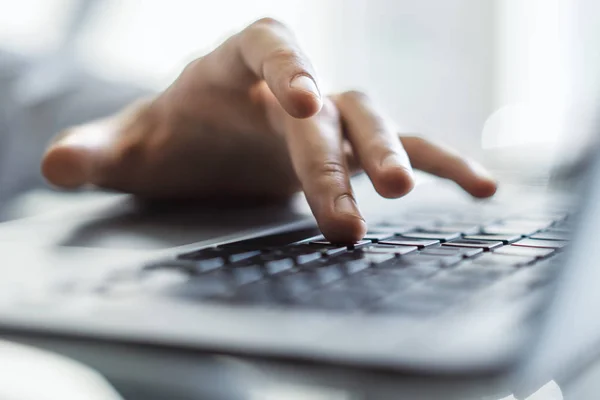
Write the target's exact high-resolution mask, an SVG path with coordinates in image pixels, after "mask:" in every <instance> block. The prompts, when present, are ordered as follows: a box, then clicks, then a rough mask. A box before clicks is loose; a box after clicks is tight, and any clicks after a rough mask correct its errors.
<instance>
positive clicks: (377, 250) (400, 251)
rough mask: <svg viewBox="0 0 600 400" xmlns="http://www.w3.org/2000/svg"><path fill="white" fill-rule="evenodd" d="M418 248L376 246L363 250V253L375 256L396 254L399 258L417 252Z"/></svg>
mask: <svg viewBox="0 0 600 400" xmlns="http://www.w3.org/2000/svg"><path fill="white" fill-rule="evenodd" d="M418 249H419V248H418V247H417V246H389V245H383V244H382V245H374V246H369V247H366V248H363V249H361V251H362V252H363V253H373V254H396V255H399V256H402V255H405V254H409V253H412V252H414V251H417V250H418Z"/></svg>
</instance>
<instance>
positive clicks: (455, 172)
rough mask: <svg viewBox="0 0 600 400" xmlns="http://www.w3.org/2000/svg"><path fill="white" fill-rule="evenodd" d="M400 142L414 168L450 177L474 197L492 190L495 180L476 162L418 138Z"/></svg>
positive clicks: (489, 194)
mask: <svg viewBox="0 0 600 400" xmlns="http://www.w3.org/2000/svg"><path fill="white" fill-rule="evenodd" d="M401 141H402V144H403V145H404V148H405V149H406V152H407V153H408V156H409V157H410V161H411V163H412V165H413V167H414V168H417V169H420V170H423V171H425V172H429V173H431V174H434V175H437V176H439V177H442V178H446V179H450V180H453V181H454V182H456V183H457V184H458V185H460V186H461V187H462V188H463V189H465V190H466V191H467V192H468V193H470V194H471V195H473V196H475V197H490V196H492V195H493V194H494V193H495V192H496V189H497V184H496V181H495V180H494V179H493V178H492V176H491V175H490V174H489V173H488V172H487V171H486V170H485V168H483V166H481V165H480V164H478V163H477V162H475V161H473V160H469V159H466V158H464V157H461V156H460V155H459V154H457V153H456V152H455V151H453V150H450V149H447V148H445V147H442V146H440V145H436V144H433V143H431V142H429V141H427V140H424V139H422V138H419V137H402V138H401Z"/></svg>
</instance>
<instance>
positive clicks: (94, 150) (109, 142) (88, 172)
mask: <svg viewBox="0 0 600 400" xmlns="http://www.w3.org/2000/svg"><path fill="white" fill-rule="evenodd" d="M152 104H153V99H152V98H150V99H142V100H139V101H136V102H134V103H133V104H131V105H129V106H128V107H126V108H125V109H124V110H122V111H121V112H119V113H118V114H115V115H113V116H111V117H108V118H104V119H100V120H96V121H92V122H90V123H87V124H84V125H79V126H76V127H73V128H70V129H67V130H66V131H64V132H63V133H61V134H60V135H58V136H57V138H56V139H55V140H54V142H52V143H51V144H50V146H49V147H48V149H47V150H46V153H45V154H44V156H43V158H42V165H41V170H42V175H43V176H44V177H45V178H46V179H47V180H48V182H50V183H51V184H53V185H55V186H58V187H61V188H66V189H75V188H78V187H80V186H83V185H86V184H93V185H97V186H102V187H109V188H110V187H115V188H116V187H118V186H120V185H121V184H122V183H127V182H128V181H129V180H130V178H131V176H130V175H131V173H132V172H133V171H134V170H135V168H133V166H132V165H131V163H129V164H127V163H124V162H123V160H126V159H129V161H131V160H132V159H133V160H134V161H136V159H135V157H133V158H132V157H131V155H132V154H134V153H135V152H136V151H137V150H138V147H139V146H140V144H141V143H143V140H142V138H143V137H144V136H145V135H146V133H147V132H148V130H149V128H151V125H152V124H153V123H154V118H152V115H153V113H152V109H153V108H152V107H151V105H152Z"/></svg>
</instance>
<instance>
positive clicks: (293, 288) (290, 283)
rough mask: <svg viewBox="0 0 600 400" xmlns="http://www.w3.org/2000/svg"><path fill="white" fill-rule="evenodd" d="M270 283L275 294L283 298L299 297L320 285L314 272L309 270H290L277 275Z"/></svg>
mask: <svg viewBox="0 0 600 400" xmlns="http://www.w3.org/2000/svg"><path fill="white" fill-rule="evenodd" d="M270 284H271V286H272V290H273V292H274V296H277V297H278V298H281V299H292V298H298V297H300V296H303V295H304V294H305V293H308V292H311V291H313V290H316V289H317V288H318V287H319V286H318V282H316V281H315V279H314V276H313V275H312V273H311V272H307V271H298V272H295V271H290V272H286V273H282V274H279V275H275V276H273V278H272V279H271V280H270Z"/></svg>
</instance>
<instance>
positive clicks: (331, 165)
mask: <svg viewBox="0 0 600 400" xmlns="http://www.w3.org/2000/svg"><path fill="white" fill-rule="evenodd" d="M310 176H311V178H312V179H315V180H316V181H317V182H319V183H322V184H324V185H327V186H331V185H332V184H334V185H336V186H340V185H341V184H343V182H345V180H346V166H345V165H344V164H343V162H341V161H338V160H327V161H324V162H321V163H316V164H314V165H313V166H311V168H310Z"/></svg>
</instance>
